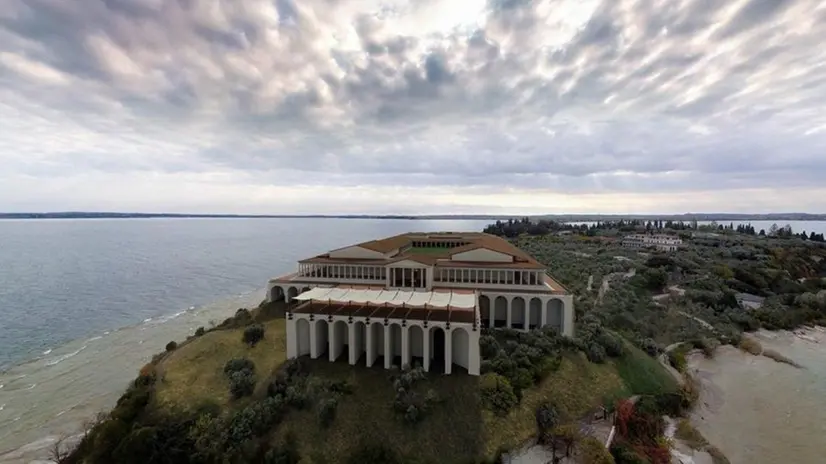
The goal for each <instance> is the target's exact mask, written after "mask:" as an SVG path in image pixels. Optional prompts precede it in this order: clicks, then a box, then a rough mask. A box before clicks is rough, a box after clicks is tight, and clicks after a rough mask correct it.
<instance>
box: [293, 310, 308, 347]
mask: <svg viewBox="0 0 826 464" xmlns="http://www.w3.org/2000/svg"><path fill="white" fill-rule="evenodd" d="M295 334H296V337H297V338H298V356H304V355H308V354H310V323H309V322H308V321H307V319H304V318H301V319H299V320H298V321H296V323H295Z"/></svg>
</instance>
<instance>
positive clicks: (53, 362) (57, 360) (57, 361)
mask: <svg viewBox="0 0 826 464" xmlns="http://www.w3.org/2000/svg"><path fill="white" fill-rule="evenodd" d="M85 349H86V345H83V346H81V347H80V348H78V349H77V350H75V351H72V352H71V353H67V354H64V355H63V356H58V357H56V358H54V359H52V360H51V361H49V362H47V363H46V365H47V366H54V365H56V364H60V363H62V362H63V361H65V360H67V359H69V358H71V357H72V356H75V355H77V354H78V353H80V352H81V351H83V350H85Z"/></svg>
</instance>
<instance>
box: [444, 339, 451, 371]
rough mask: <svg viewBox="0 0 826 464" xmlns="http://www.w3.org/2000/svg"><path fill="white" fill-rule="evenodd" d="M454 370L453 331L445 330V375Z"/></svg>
mask: <svg viewBox="0 0 826 464" xmlns="http://www.w3.org/2000/svg"><path fill="white" fill-rule="evenodd" d="M452 369H453V331H452V330H445V374H450V372H451V370H452Z"/></svg>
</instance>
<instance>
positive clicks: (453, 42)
mask: <svg viewBox="0 0 826 464" xmlns="http://www.w3.org/2000/svg"><path fill="white" fill-rule="evenodd" d="M824 35H826V5H824V4H823V2H819V1H815V0H789V1H784V2H776V1H761V0H739V1H732V2H709V1H706V0H679V1H678V0H613V1H607V0H603V1H599V0H536V1H528V0H487V1H486V0H466V1H463V2H455V1H449V0H425V1H419V2H412V1H408V0H343V1H336V2H331V1H329V0H302V1H300V2H299V1H295V0H276V1H271V0H237V1H234V2H213V1H207V0H83V1H77V2H66V1H64V0H25V1H24V0H6V2H5V3H4V8H3V9H2V11H0V134H3V136H2V137H0V166H2V167H3V169H2V170H0V181H3V182H4V184H5V187H2V188H0V189H2V190H0V193H2V195H0V210H3V209H37V210H41V209H106V208H109V209H116V210H119V209H139V210H170V209H177V210H184V211H186V210H196V209H197V210H204V209H205V210H213V211H230V212H244V211H251V210H253V209H254V210H255V211H256V212H273V213H277V212H282V211H283V212H288V211H289V212H294V211H295V210H303V211H306V212H313V211H319V212H334V211H343V210H348V211H351V210H354V209H355V210H362V211H365V212H369V211H377V210H387V209H388V208H390V209H392V207H394V206H395V207H397V208H399V209H403V208H409V207H408V206H407V205H404V206H399V205H398V203H388V202H390V201H391V200H392V201H395V200H396V199H398V200H402V201H405V200H406V201H407V202H412V204H413V205H416V206H413V207H410V208H413V210H412V211H406V212H420V213H425V212H431V211H432V212H437V211H438V212H442V211H445V212H449V211H454V210H459V209H461V210H462V211H464V212H467V211H465V210H466V209H467V208H470V209H471V210H474V211H477V212H482V211H488V210H492V209H495V208H498V207H506V208H512V209H513V210H519V211H526V210H528V209H530V210H532V211H533V210H536V212H542V211H543V210H551V209H553V208H556V207H557V206H550V205H549V202H550V203H553V205H565V207H567V208H571V209H572V210H576V211H605V212H611V211H635V210H645V209H647V210H649V211H650V208H653V207H656V208H659V209H660V210H662V211H682V210H689V209H690V210H695V211H696V210H700V209H704V208H705V209H707V210H727V211H734V210H735V209H733V208H738V209H739V210H742V211H748V210H753V211H757V210H761V211H762V210H765V207H766V206H771V207H773V208H777V209H780V210H801V209H805V208H803V207H802V206H803V205H809V206H810V207H811V209H812V210H818V209H822V204H818V203H817V202H812V201H810V200H808V198H817V196H816V195H820V194H821V191H820V190H819V189H821V188H822V179H823V178H825V177H826V113H824V112H823V111H822V108H823V106H824V104H826V102H824V98H826V97H824V96H825V95H826V49H824V48H823V47H822V46H821V41H822V40H821V39H822V37H824ZM79 179H95V183H94V185H93V186H90V185H88V184H87V183H85V182H82V181H79ZM43 183H48V184H49V185H50V186H51V187H50V189H49V190H48V191H44V190H42V189H41V188H38V187H37V185H42V184H43ZM184 185H186V186H188V187H187V188H183V187H182V186H184ZM11 186H14V188H12V187H11ZM331 186H334V187H331ZM104 187H105V189H104ZM149 191H152V192H154V193H153V194H151V195H149V194H142V195H137V196H135V195H133V194H132V193H130V192H149ZM44 192H48V195H47V194H46V193H44ZM188 192H189V193H188ZM192 192H197V194H195V193H192ZM252 192H254V195H253V196H254V200H252V199H250V198H249V197H246V196H245V195H247V194H252ZM329 192H335V194H331V193H329ZM399 192H404V193H403V194H401V195H400V194H399ZM733 192H749V194H748V196H747V197H745V198H743V199H740V200H738V202H737V204H736V205H733V204H732V203H731V202H732V198H733V197H732V194H733ZM101 194H103V195H104V196H105V197H106V199H105V200H104V199H103V198H101V196H102V195H101ZM813 195H815V196H814V197H813ZM820 198H823V197H822V196H821V197H820ZM141 199H143V200H144V203H141ZM230 199H232V200H230ZM377 199H379V200H377ZM381 199H385V200H381ZM617 200H622V201H624V202H627V203H621V202H620V203H618V202H617ZM801 202H803V203H801ZM96 204H97V205H100V206H95V205H96ZM388 204H389V205H390V206H389V207H388ZM503 205H508V206H503ZM81 206H82V208H79V207H81ZM807 207H808V206H807ZM417 208H418V209H417ZM322 210H324V211H322ZM386 212H392V211H391V210H388V211H386Z"/></svg>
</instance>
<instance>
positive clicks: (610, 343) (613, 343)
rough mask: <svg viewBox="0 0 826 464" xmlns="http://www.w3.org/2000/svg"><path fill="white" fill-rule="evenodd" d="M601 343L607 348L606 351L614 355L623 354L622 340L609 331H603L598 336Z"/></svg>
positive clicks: (614, 356) (616, 356) (609, 354)
mask: <svg viewBox="0 0 826 464" xmlns="http://www.w3.org/2000/svg"><path fill="white" fill-rule="evenodd" d="M597 341H598V342H599V344H600V345H601V346H602V347H603V348H605V353H606V354H607V355H608V356H610V357H612V358H618V357H620V356H622V354H623V352H624V351H623V347H622V341H620V339H618V338H617V337H615V336H614V335H612V334H610V333H608V332H602V333H601V334H600V335H599V337H597Z"/></svg>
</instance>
